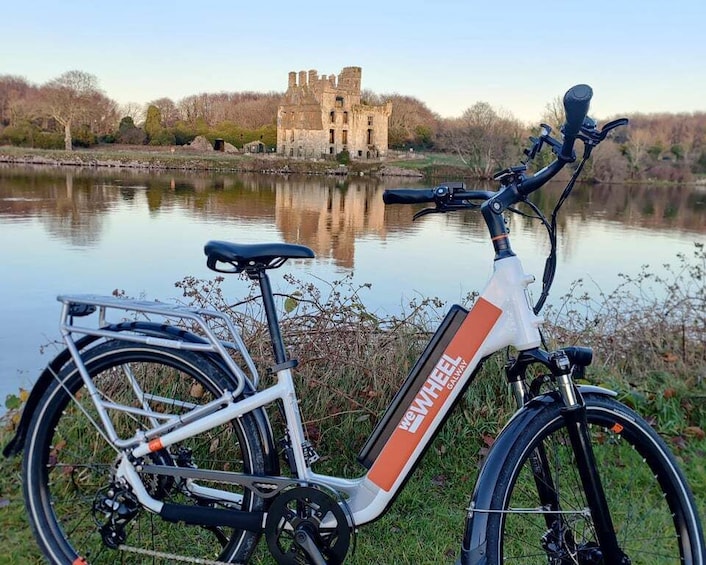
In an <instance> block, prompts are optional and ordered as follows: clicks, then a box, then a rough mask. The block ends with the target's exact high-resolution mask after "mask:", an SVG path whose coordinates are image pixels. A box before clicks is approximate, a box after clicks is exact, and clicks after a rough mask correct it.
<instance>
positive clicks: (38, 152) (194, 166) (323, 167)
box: [0, 146, 468, 177]
mask: <svg viewBox="0 0 706 565" xmlns="http://www.w3.org/2000/svg"><path fill="white" fill-rule="evenodd" d="M403 156H404V157H405V158H402V159H396V158H395V156H394V153H391V156H390V158H389V159H387V160H383V161H367V160H352V161H351V162H350V163H349V164H348V166H347V167H345V168H342V167H340V166H339V164H338V163H337V162H336V161H334V160H328V159H316V160H314V159H289V158H287V157H282V156H279V155H275V154H266V155H265V154H226V153H221V152H218V151H208V152H204V151H195V150H191V149H183V148H180V149H177V150H175V151H172V150H171V149H170V148H167V147H150V146H144V147H132V146H124V147H121V146H117V147H116V146H97V147H92V148H90V149H79V150H75V151H64V150H58V149H34V148H24V147H12V146H2V147H0V162H3V161H5V162H10V163H14V164H30V163H31V164H40V165H41V164H44V165H53V166H59V165H60V166H81V167H95V166H102V167H127V168H138V169H157V170H163V169H176V170H197V171H198V170H210V171H249V172H282V173H300V174H342V173H351V174H354V175H358V174H361V173H362V174H375V173H376V171H378V170H379V169H380V168H382V167H390V166H393V167H399V168H403V169H412V170H415V171H421V172H423V173H424V174H426V175H429V176H440V175H441V176H443V175H445V174H448V175H451V176H454V177H458V176H467V175H468V168H467V167H466V166H465V165H464V164H463V163H462V162H461V160H460V159H458V157H456V156H454V155H448V154H443V153H424V154H423V155H422V154H414V155H413V156H411V157H410V156H409V155H407V154H403Z"/></svg>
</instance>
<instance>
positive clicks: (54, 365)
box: [2, 322, 279, 475]
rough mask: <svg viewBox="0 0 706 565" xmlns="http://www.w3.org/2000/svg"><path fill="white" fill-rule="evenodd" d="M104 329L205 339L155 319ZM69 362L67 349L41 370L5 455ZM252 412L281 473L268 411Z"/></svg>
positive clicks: (84, 342)
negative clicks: (154, 320) (155, 321)
mask: <svg viewBox="0 0 706 565" xmlns="http://www.w3.org/2000/svg"><path fill="white" fill-rule="evenodd" d="M104 329H106V330H109V331H114V332H123V331H131V332H137V333H141V334H145V335H149V336H153V337H164V338H170V339H179V340H182V341H187V342H190V343H205V339H204V338H202V337H200V336H198V335H196V334H193V333H191V332H188V331H186V330H183V329H180V328H177V327H174V326H171V325H168V324H157V323H154V322H122V323H119V324H111V325H110V326H107V327H106V328H104ZM99 339H101V338H100V337H99V336H88V335H87V336H83V337H82V338H80V339H78V340H77V341H76V347H77V349H78V350H79V351H83V350H84V349H86V348H87V347H89V346H90V345H91V344H93V343H94V342H96V341H97V340H99ZM212 360H213V361H214V362H215V363H217V364H218V366H219V367H221V369H222V370H223V371H224V372H225V373H226V374H229V371H228V369H227V368H226V366H225V363H223V362H222V361H221V360H220V359H219V358H218V357H217V356H215V355H214V356H213V359H212ZM69 362H71V353H70V352H69V350H68V349H64V350H63V351H61V352H60V353H59V354H58V355H57V356H56V357H54V359H52V360H51V361H50V362H49V364H48V365H47V366H46V368H45V369H44V370H43V371H42V374H41V375H40V376H39V379H37V382H36V383H35V384H34V386H33V387H32V391H31V392H30V395H29V398H28V399H27V402H26V403H25V406H24V409H23V410H22V416H21V417H20V422H19V424H18V426H17V430H16V431H15V435H14V436H13V438H12V439H11V440H10V441H9V442H8V444H7V445H6V446H5V447H4V449H3V451H2V454H3V455H4V456H5V457H12V456H15V455H18V454H19V453H21V452H22V450H23V449H24V443H25V437H26V435H27V428H28V427H29V422H30V420H31V419H32V414H33V413H34V411H35V410H36V409H37V405H38V404H39V401H40V399H41V398H42V395H43V394H44V392H45V391H46V389H47V388H48V387H49V385H50V384H51V383H52V382H53V381H54V379H55V377H56V375H58V374H59V373H60V372H61V370H62V369H63V368H64V366H65V365H66V364H67V363H69ZM249 392H253V390H252V386H251V385H249V383H248V384H246V388H245V391H244V394H248V393H249ZM253 415H254V417H255V420H256V422H257V427H258V431H259V433H260V436H261V439H262V444H263V446H264V447H265V449H266V453H265V459H266V461H265V464H266V468H267V469H268V473H269V474H273V475H277V474H279V458H278V456H277V450H276V446H275V442H274V439H273V437H272V428H271V426H270V422H269V419H268V417H267V413H266V412H265V410H264V409H263V408H259V409H257V410H255V411H253Z"/></svg>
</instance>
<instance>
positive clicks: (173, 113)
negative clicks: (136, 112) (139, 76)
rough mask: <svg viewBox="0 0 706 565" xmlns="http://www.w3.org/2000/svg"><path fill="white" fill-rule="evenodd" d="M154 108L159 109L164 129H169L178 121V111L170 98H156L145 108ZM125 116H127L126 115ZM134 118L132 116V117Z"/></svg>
mask: <svg viewBox="0 0 706 565" xmlns="http://www.w3.org/2000/svg"><path fill="white" fill-rule="evenodd" d="M150 106H155V107H156V108H158V109H159V113H160V116H161V118H162V122H161V123H162V125H163V126H164V127H166V128H171V127H174V126H175V125H176V123H177V122H178V121H179V110H178V109H177V106H176V104H175V103H174V101H173V100H172V99H171V98H166V97H165V98H158V99H157V100H152V102H150V103H149V104H147V108H149V107H150ZM126 115H127V114H126ZM133 117H134V116H133Z"/></svg>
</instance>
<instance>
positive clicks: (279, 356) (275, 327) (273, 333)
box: [257, 269, 287, 365]
mask: <svg viewBox="0 0 706 565" xmlns="http://www.w3.org/2000/svg"><path fill="white" fill-rule="evenodd" d="M257 281H258V283H260V291H261V292H262V303H263V304H264V306H265V316H266V317H267V328H268V329H269V331H270V340H271V342H272V349H273V351H274V354H275V364H276V365H280V364H282V363H284V362H286V361H287V353H286V352H285V350H284V341H282V332H281V331H280V327H279V320H278V319H277V311H276V310H275V300H274V297H273V296H272V286H271V285H270V278H269V277H268V276H267V272H266V271H265V269H257Z"/></svg>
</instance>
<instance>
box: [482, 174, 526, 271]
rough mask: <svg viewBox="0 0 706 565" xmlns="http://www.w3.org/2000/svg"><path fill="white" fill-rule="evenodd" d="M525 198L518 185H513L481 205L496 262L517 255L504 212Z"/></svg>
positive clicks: (509, 185)
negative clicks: (511, 241) (513, 249)
mask: <svg viewBox="0 0 706 565" xmlns="http://www.w3.org/2000/svg"><path fill="white" fill-rule="evenodd" d="M523 198H524V196H522V195H521V194H520V193H519V191H518V190H517V185H516V184H515V183H511V184H508V185H505V186H504V187H503V189H502V190H500V191H499V192H497V193H495V195H494V196H493V197H492V198H490V199H489V200H486V201H485V202H483V204H481V207H480V211H481V214H483V220H485V224H486V226H488V232H489V233H490V240H491V241H492V242H493V248H494V249H495V260H496V261H497V260H498V259H504V258H506V257H512V256H513V255H515V253H514V252H513V251H512V248H511V247H510V238H509V231H508V229H507V225H506V224H505V218H504V216H503V212H504V211H505V210H507V208H508V207H510V206H512V205H513V204H516V203H517V202H520V201H521V200H522V199H523Z"/></svg>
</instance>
